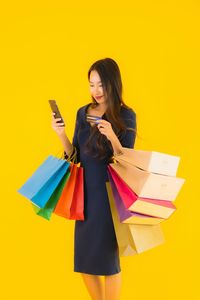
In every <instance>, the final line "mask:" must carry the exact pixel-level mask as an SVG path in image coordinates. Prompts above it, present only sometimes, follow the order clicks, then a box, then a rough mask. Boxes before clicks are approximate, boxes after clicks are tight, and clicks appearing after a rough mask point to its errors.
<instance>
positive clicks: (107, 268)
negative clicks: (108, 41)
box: [64, 103, 136, 275]
mask: <svg viewBox="0 0 200 300" xmlns="http://www.w3.org/2000/svg"><path fill="white" fill-rule="evenodd" d="M90 104H91V103H88V104H86V105H84V106H82V107H80V108H79V109H78V111H77V114H76V124H75V130H74V136H73V141H72V144H73V145H74V146H75V147H76V148H77V162H80V163H81V166H82V167H83V171H84V216H85V220H84V221H81V220H75V227H74V272H81V273H87V274H93V275H113V274H116V273H119V272H120V271H121V266H120V258H119V249H118V244H117V240H116V235H115V230H114V225H113V221H112V215H111V210H110V205H109V199H108V195H107V189H106V181H109V179H108V173H107V165H108V164H109V163H110V162H112V161H111V160H110V159H111V157H112V155H113V150H111V149H110V147H108V144H105V149H106V158H104V159H101V160H100V159H98V158H93V157H92V156H91V155H90V154H89V155H88V154H85V153H84V152H83V145H84V143H85V141H86V140H87V139H88V137H89V134H90V130H91V129H92V128H91V127H92V126H91V124H90V123H88V122H87V121H86V114H87V109H88V107H89V105H90ZM120 115H121V117H122V118H123V120H124V122H125V124H126V125H127V127H132V128H136V114H135V112H134V111H133V110H130V109H127V108H125V107H123V106H121V111H120ZM102 118H103V119H105V120H107V119H106V116H105V114H104V115H103V116H102ZM118 138H119V137H118ZM107 141H108V142H110V141H109V140H107ZM119 141H120V143H121V145H122V146H123V147H128V148H133V147H134V143H135V132H134V131H131V130H126V131H125V132H124V133H123V134H122V135H121V136H120V138H119ZM93 147H94V149H95V140H94V142H93ZM111 148H112V147H111ZM64 155H65V157H67V155H66V152H65V151H64Z"/></svg>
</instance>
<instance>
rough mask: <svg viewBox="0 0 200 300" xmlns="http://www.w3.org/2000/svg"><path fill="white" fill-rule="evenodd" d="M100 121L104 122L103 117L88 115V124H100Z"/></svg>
mask: <svg viewBox="0 0 200 300" xmlns="http://www.w3.org/2000/svg"><path fill="white" fill-rule="evenodd" d="M99 120H102V117H99V116H94V115H89V114H87V115H86V121H87V122H93V123H98V121H99Z"/></svg>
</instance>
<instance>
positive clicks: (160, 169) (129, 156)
mask: <svg viewBox="0 0 200 300" xmlns="http://www.w3.org/2000/svg"><path fill="white" fill-rule="evenodd" d="M114 158H115V159H116V160H117V161H119V162H120V161H121V160H124V161H126V162H128V163H129V164H131V165H134V166H136V167H139V168H141V169H143V170H145V171H148V172H152V173H157V174H163V175H168V176H176V173H177V169H178V165H179V161H180V157H179V156H174V155H170V154H166V153H161V152H157V151H144V150H136V149H131V148H126V147H123V149H122V154H120V155H115V156H114Z"/></svg>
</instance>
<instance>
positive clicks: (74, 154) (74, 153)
mask: <svg viewBox="0 0 200 300" xmlns="http://www.w3.org/2000/svg"><path fill="white" fill-rule="evenodd" d="M60 153H61V155H60ZM55 156H58V157H59V158H60V159H65V160H66V161H67V162H72V163H77V149H76V147H75V146H74V145H73V149H72V152H71V153H70V154H69V155H68V157H67V158H65V156H64V150H63V148H62V150H59V151H58V152H57V153H56V154H55Z"/></svg>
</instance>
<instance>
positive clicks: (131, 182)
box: [109, 161, 185, 201]
mask: <svg viewBox="0 0 200 300" xmlns="http://www.w3.org/2000/svg"><path fill="white" fill-rule="evenodd" d="M109 165H110V166H111V167H112V168H113V169H114V170H115V171H116V172H117V173H118V175H119V176H120V177H121V178H123V180H124V181H125V182H126V183H127V185H128V186H129V187H130V188H131V189H132V190H133V191H134V192H135V193H136V194H137V195H138V196H139V197H143V198H151V199H158V200H163V201H165V200H168V201H174V200H175V198H176V196H177V195H178V193H179V191H180V189H181V187H182V185H183V183H184V182H185V179H183V178H178V177H174V176H166V175H159V174H155V173H150V172H147V171H144V170H142V169H139V168H138V167H135V166H133V165H130V164H129V163H127V162H125V161H123V162H122V161H120V162H117V163H110V164H109Z"/></svg>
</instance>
